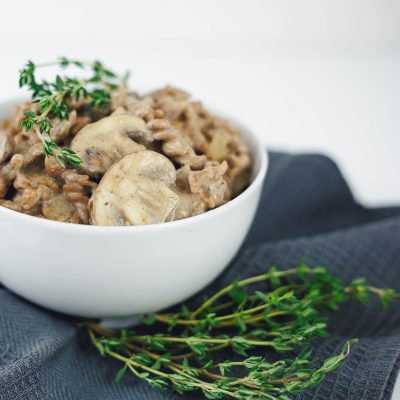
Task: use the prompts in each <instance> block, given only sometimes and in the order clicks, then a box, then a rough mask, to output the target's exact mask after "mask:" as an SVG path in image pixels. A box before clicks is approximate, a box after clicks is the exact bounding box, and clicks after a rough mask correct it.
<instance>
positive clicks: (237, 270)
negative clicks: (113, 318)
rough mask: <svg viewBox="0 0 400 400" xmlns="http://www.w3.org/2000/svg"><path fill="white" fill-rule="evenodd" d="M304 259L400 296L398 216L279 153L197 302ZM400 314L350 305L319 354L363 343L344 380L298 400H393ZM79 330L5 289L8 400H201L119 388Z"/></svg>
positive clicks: (332, 379) (0, 335) (318, 164)
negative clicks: (238, 237) (225, 262)
mask: <svg viewBox="0 0 400 400" xmlns="http://www.w3.org/2000/svg"><path fill="white" fill-rule="evenodd" d="M0 257H1V251H0ZM301 258H305V259H306V260H307V262H308V263H309V264H310V265H314V264H320V265H321V264H322V265H326V266H329V267H331V270H332V273H334V274H335V275H338V276H340V277H341V278H342V279H343V281H344V282H345V283H347V282H349V281H350V280H352V279H353V278H355V277H359V276H364V277H366V278H367V279H368V280H369V281H370V282H371V283H372V284H374V285H376V286H382V287H387V286H390V287H393V288H395V289H397V290H400V208H390V209H389V208H386V209H365V208H363V207H361V206H360V205H358V204H357V203H356V202H355V201H354V199H353V197H352V195H351V192H350V190H349V188H348V187H347V185H346V183H345V181H344V179H343V177H342V176H341V174H340V172H339V171H338V169H337V167H336V166H335V164H334V163H333V162H332V161H331V160H329V159H328V158H326V157H323V156H319V155H298V156H292V155H287V154H278V153H271V154H270V169H269V172H268V177H267V180H266V182H265V185H264V191H263V196H262V200H261V205H260V208H259V210H258V215H257V218H256V219H255V223H254V224H253V227H252V229H251V231H250V233H249V235H248V238H247V240H246V243H245V245H244V246H243V249H242V251H241V252H240V253H239V255H238V256H237V257H236V259H235V260H234V261H233V262H232V264H231V265H230V266H229V267H228V268H227V270H226V271H225V272H224V273H223V274H222V275H221V276H220V277H219V278H218V279H217V280H216V281H215V282H214V283H213V284H212V285H210V287H209V288H207V289H206V290H205V291H203V292H202V293H201V294H199V296H200V297H203V296H204V295H207V293H210V292H211V291H214V290H215V289H216V288H217V287H220V286H222V285H225V284H227V283H228V282H230V281H231V280H233V279H237V278H239V277H244V276H250V275H253V274H257V273H260V272H261V271H265V270H266V268H268V266H270V265H271V264H275V265H277V266H279V267H282V268H289V267H291V266H293V265H296V264H297V263H298V261H299V260H300V259H301ZM55 268H56V266H55ZM82 273H84V266H82ZM399 310H400V306H399V304H393V305H391V306H390V307H389V308H387V309H385V310H383V311H382V310H381V309H380V308H379V305H378V304H377V302H372V303H371V304H370V305H369V306H368V307H364V306H360V305H358V304H353V303H348V304H346V306H345V307H343V308H342V310H341V312H339V313H336V314H334V315H332V317H331V319H330V330H331V333H332V335H331V336H330V338H328V339H327V340H324V341H323V342H322V344H321V345H319V346H318V348H317V353H316V356H317V359H318V360H322V359H323V358H325V357H327V356H329V355H331V354H333V353H335V352H338V351H339V349H340V348H341V345H342V344H343V342H344V340H345V339H346V338H350V337H358V338H360V341H359V343H358V344H357V345H356V346H355V347H354V349H353V350H352V352H351V356H350V357H349V358H348V359H347V361H346V363H345V365H344V368H343V369H342V370H341V371H340V372H339V373H337V374H330V375H328V377H327V378H326V379H325V380H324V381H323V382H322V383H321V384H320V385H319V386H318V387H317V388H315V389H313V390H310V391H308V392H306V393H303V394H301V395H299V396H298V397H297V398H298V399H301V400H305V399H307V400H309V399H318V400H325V399H335V400H341V399H343V400H344V399H346V400H361V399H363V400H380V399H382V400H389V399H390V398H391V393H392V390H393V385H394V382H395V380H396V377H397V374H398V370H399V368H400V312H399ZM77 322H78V321H77V320H76V319H73V318H70V317H66V316H64V315H60V314H57V313H53V312H50V311H47V310H45V309H42V308H40V307H38V306H35V305H33V304H31V303H29V302H27V301H24V300H23V299H21V298H19V297H17V296H16V295H14V294H12V293H10V292H9V291H8V290H6V289H5V288H0V399H1V400H17V399H24V400H29V399H71V400H72V399H74V400H78V399H79V400H86V399H87V400H89V399H90V400H106V399H107V400H119V399H121V400H122V399H130V400H165V399H170V400H179V399H183V398H185V399H201V398H202V397H201V396H189V395H185V396H183V397H182V396H179V395H176V394H173V393H170V392H167V393H165V392H159V391H157V390H155V389H152V388H150V387H148V386H147V385H146V384H145V383H142V382H139V381H137V380H135V379H134V378H131V377H128V376H126V377H125V378H124V379H123V380H122V381H121V382H120V383H119V384H115V383H114V377H115V374H116V372H117V370H118V369H119V365H118V363H116V362H114V361H112V360H104V359H101V358H100V357H99V355H98V354H97V353H96V351H95V350H94V349H92V348H91V346H90V345H89V343H88V341H87V338H86V336H85V335H84V332H83V331H79V330H77V329H76V324H77Z"/></svg>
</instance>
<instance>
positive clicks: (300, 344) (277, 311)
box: [85, 264, 400, 400]
mask: <svg viewBox="0 0 400 400" xmlns="http://www.w3.org/2000/svg"><path fill="white" fill-rule="evenodd" d="M254 286H255V287H254ZM253 287H254V289H253V290H249V288H253ZM371 295H376V296H377V297H378V298H379V299H380V301H381V303H382V305H384V306H385V305H387V304H388V303H389V302H390V301H392V300H393V299H398V298H400V295H399V294H397V293H395V292H394V291H393V290H391V289H379V288H376V287H373V286H370V285H368V284H367V283H366V282H365V280H364V279H356V280H354V281H353V282H352V283H351V284H350V285H348V286H343V285H342V284H341V282H340V280H338V279H336V278H333V277H331V276H330V274H329V272H328V270H327V269H326V268H324V267H314V268H310V267H309V266H307V265H305V264H301V265H300V266H298V267H297V268H292V269H289V270H278V269H277V268H275V267H272V268H270V270H269V271H268V272H267V273H265V274H262V275H258V276H254V277H251V278H247V279H243V280H240V281H236V282H233V283H232V284H230V285H228V286H226V287H225V288H223V289H221V290H220V291H218V292H217V293H216V294H215V295H213V296H212V297H210V298H209V299H208V300H206V301H205V302H204V303H203V304H201V305H200V306H199V307H197V308H196V309H194V310H190V309H189V308H188V307H187V306H183V307H182V308H181V310H180V311H179V312H177V313H164V314H155V315H150V316H146V317H144V318H143V321H142V322H143V324H142V326H140V327H138V328H137V330H136V332H133V331H128V330H122V331H120V332H114V331H111V330H108V329H105V328H103V327H101V326H100V325H97V324H94V323H89V322H88V323H86V324H85V325H86V327H87V330H88V333H89V336H90V339H91V341H92V343H93V344H94V345H95V346H96V348H97V350H98V351H99V352H100V354H101V355H102V356H108V357H112V358H114V359H117V360H119V361H120V362H122V363H123V367H122V368H121V369H120V371H119V372H118V374H117V376H116V380H117V381H119V380H121V379H122V377H123V376H124V375H125V373H126V372H131V373H132V374H133V375H134V376H136V377H137V378H139V379H141V380H143V381H145V382H147V383H148V384H150V385H151V386H153V387H155V388H158V389H166V388H167V387H168V386H171V387H172V388H173V389H174V390H175V391H177V392H178V393H181V394H183V393H186V392H192V391H201V392H202V393H203V395H204V396H205V397H207V398H209V399H221V398H234V399H239V400H245V399H246V400H248V399H249V400H250V399H252V400H254V399H269V400H288V399H290V398H291V397H290V396H291V395H295V394H298V393H301V392H302V391H304V390H305V389H308V388H312V387H314V386H315V385H317V384H318V383H319V382H321V380H323V379H324V377H325V375H326V374H327V373H330V372H335V371H337V370H338V369H340V367H341V366H342V365H343V361H344V359H345V358H346V357H347V356H348V355H349V353H350V349H351V347H352V346H353V345H354V344H355V343H356V342H357V340H356V339H353V340H349V341H347V342H345V344H344V345H343V348H342V350H341V351H340V352H339V354H337V355H334V356H332V357H330V358H328V359H326V360H325V361H324V362H323V363H322V365H320V366H319V367H316V366H315V365H314V364H315V363H314V362H313V357H312V355H313V354H312V351H311V350H309V348H310V343H311V341H312V340H313V339H315V338H318V337H324V336H327V335H328V333H327V329H326V326H327V315H328V313H329V311H335V310H337V309H338V307H339V306H340V305H341V304H342V303H343V302H345V301H346V300H349V299H356V300H358V301H360V302H363V303H365V302H366V301H367V300H368V299H369V297H370V296H371ZM267 348H269V349H270V351H271V352H270V353H269V354H271V356H272V358H271V360H268V359H266V358H265V357H262V356H260V355H264V354H265V351H266V350H265V349H267ZM285 353H287V355H286V356H284V357H283V356H282V355H281V356H280V357H279V354H285ZM229 354H231V358H230V359H228V360H225V361H222V360H221V356H222V355H225V356H226V355H229ZM273 354H275V356H274V355H273ZM276 358H278V360H276Z"/></svg>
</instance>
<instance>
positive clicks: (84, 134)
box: [71, 115, 152, 178]
mask: <svg viewBox="0 0 400 400" xmlns="http://www.w3.org/2000/svg"><path fill="white" fill-rule="evenodd" d="M151 140H152V135H151V132H150V131H149V130H148V128H147V126H146V124H145V122H144V121H143V120H142V119H141V118H139V117H135V116H133V115H112V116H110V117H106V118H103V119H101V120H100V121H97V122H95V123H93V124H89V125H87V126H85V127H84V128H83V129H82V130H81V131H80V132H78V134H77V135H76V136H75V137H74V139H73V140H72V143H71V148H72V149H73V150H74V151H75V152H76V153H77V154H78V156H79V157H80V158H81V159H82V161H83V164H82V166H81V169H82V170H83V171H84V172H85V173H87V174H88V175H89V176H90V177H94V178H99V177H101V176H102V175H103V174H104V173H105V172H106V171H107V170H108V169H109V168H110V167H111V165H112V164H114V163H115V161H118V160H119V159H120V158H122V157H123V156H126V155H127V154H131V153H136V152H138V151H141V150H144V149H145V147H144V146H143V145H141V144H139V143H138V142H141V141H144V142H147V141H151Z"/></svg>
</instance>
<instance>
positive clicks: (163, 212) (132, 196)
mask: <svg viewBox="0 0 400 400" xmlns="http://www.w3.org/2000/svg"><path fill="white" fill-rule="evenodd" d="M175 178H176V171H175V167H174V165H173V164H172V163H171V161H169V160H168V158H167V157H165V156H163V155H161V154H159V153H156V152H154V151H150V150H144V151H140V152H137V153H133V154H129V155H127V156H125V157H124V158H122V159H121V160H119V161H118V162H116V163H115V164H114V165H113V166H112V167H111V168H110V169H109V170H108V171H107V172H106V173H105V175H104V176H103V178H102V180H101V181H100V183H99V186H98V187H97V189H96V191H95V193H94V194H93V196H92V197H91V199H90V202H89V209H90V221H91V224H92V225H146V224H157V223H160V222H165V221H166V220H167V217H168V216H169V215H170V214H171V212H172V211H173V210H174V208H175V207H176V206H177V204H178V201H179V196H178V195H177V194H176V193H175V192H174V191H173V190H171V189H170V187H171V186H172V185H173V184H174V183H175Z"/></svg>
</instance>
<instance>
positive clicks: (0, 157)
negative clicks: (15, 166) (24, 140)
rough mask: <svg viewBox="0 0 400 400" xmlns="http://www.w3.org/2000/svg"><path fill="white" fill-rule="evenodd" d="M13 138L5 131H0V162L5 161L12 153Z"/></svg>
mask: <svg viewBox="0 0 400 400" xmlns="http://www.w3.org/2000/svg"><path fill="white" fill-rule="evenodd" d="M14 147H15V143H14V140H13V138H12V137H11V136H10V135H8V134H7V133H6V132H5V131H0V164H1V163H3V162H5V161H7V160H8V159H9V158H10V157H11V156H12V155H13V153H14Z"/></svg>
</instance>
